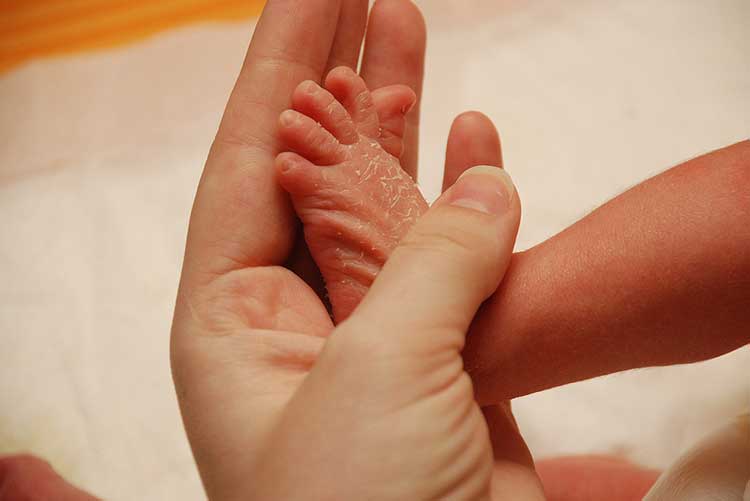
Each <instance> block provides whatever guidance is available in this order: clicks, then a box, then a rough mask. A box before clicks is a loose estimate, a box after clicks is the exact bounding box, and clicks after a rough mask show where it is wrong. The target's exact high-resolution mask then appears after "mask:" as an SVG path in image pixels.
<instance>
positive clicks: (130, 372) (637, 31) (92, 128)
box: [0, 0, 750, 500]
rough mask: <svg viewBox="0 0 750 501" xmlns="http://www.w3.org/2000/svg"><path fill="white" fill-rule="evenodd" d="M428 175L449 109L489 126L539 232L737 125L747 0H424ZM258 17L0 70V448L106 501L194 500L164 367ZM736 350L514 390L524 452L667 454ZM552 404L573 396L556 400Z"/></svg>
mask: <svg viewBox="0 0 750 501" xmlns="http://www.w3.org/2000/svg"><path fill="white" fill-rule="evenodd" d="M419 3H420V4H421V5H422V6H423V8H424V10H425V13H426V17H427V21H428V25H429V27H430V30H431V31H430V43H429V52H428V73H427V84H426V88H425V100H424V105H423V108H424V121H423V123H424V128H423V138H424V141H423V143H422V148H421V159H422V161H421V166H422V171H421V172H422V175H421V180H422V183H423V187H424V189H425V192H426V193H427V194H428V195H429V196H430V197H433V196H435V194H436V193H437V189H438V186H439V170H440V165H441V163H442V155H443V151H444V143H445V138H446V135H447V131H448V127H449V125H450V120H451V118H452V117H453V116H455V115H456V114H457V113H459V112H461V111H463V110H466V109H470V108H477V109H481V110H482V111H484V112H485V113H487V114H489V115H490V116H491V117H493V118H494V119H495V120H496V122H497V124H498V126H499V128H500V130H501V132H502V135H503V143H504V151H505V158H506V165H507V167H508V169H509V171H510V172H511V173H512V175H513V177H514V180H515V181H516V183H517V185H518V187H519V191H520V194H521V197H522V199H523V202H524V221H523V224H522V229H521V235H520V239H519V246H520V247H528V246H530V245H533V244H535V243H537V242H539V241H541V240H543V239H545V238H547V237H549V236H551V235H552V234H554V233H555V232H557V231H559V230H560V229H562V228H563V227H565V226H567V225H568V224H570V223H572V222H573V221H575V220H576V219H577V218H579V217H580V216H581V215H583V214H584V213H586V212H587V211H588V210H590V209H592V208H594V207H595V206H597V205H598V204H600V203H601V202H603V201H605V200H607V199H608V198H610V197H612V196H613V195H615V194H616V193H618V192H620V191H622V190H624V189H626V188H627V187H629V186H630V185H632V184H635V183H637V182H638V181H640V180H642V179H644V178H646V177H648V176H650V175H652V174H654V173H656V172H658V171H660V170H663V169H664V168H666V167H669V166H670V165H673V164H675V163H678V162H680V161H682V160H685V159H687V158H689V157H691V156H694V155H696V154H699V153H702V152H705V151H708V150H711V149H714V148H717V147H719V146H722V145H726V144H729V143H732V142H735V141H737V140H740V139H742V138H744V137H746V136H747V135H748V132H750V118H749V117H750V66H748V65H747V61H749V60H750V34H749V33H750V32H748V31H747V29H746V26H747V20H748V19H750V4H748V3H747V2H744V1H743V0H725V1H720V2H719V1H717V2H699V1H695V2H692V1H691V2H683V1H680V0H670V1H665V2H656V3H655V2H648V1H646V0H637V1H633V2H593V1H589V0H576V1H574V2H564V3H560V2H552V1H549V2H547V1H536V2H514V1H508V2H495V1H493V0H471V1H467V0H462V1H460V2H459V1H457V0H456V1H449V0H439V1H438V0H432V1H430V2H427V1H422V2H419ZM250 33H251V26H249V25H248V24H243V25H237V24H233V25H229V24H227V25H205V26H198V27H191V28H187V29H183V30H179V31H174V32H170V33H166V34H163V35H160V36H158V37H155V38H152V39H149V40H147V41H145V42H142V43H139V44H136V45H132V46H128V47H125V48H119V49H116V50H111V51H107V52H97V53H91V54H85V55H79V56H76V57H69V58H62V59H52V60H44V61H36V62H33V63H31V64H28V65H25V66H23V67H21V68H18V69H17V70H15V71H13V72H11V73H9V74H6V75H3V76H0V215H2V216H1V217H2V224H0V277H2V278H0V333H1V334H0V336H2V337H1V338H0V339H2V349H0V453H4V452H12V451H19V450H28V451H32V452H34V453H36V454H38V455H40V456H43V457H45V458H47V459H49V460H50V461H51V462H52V463H53V465H54V466H55V468H57V469H58V470H59V471H60V472H61V473H62V474H63V475H65V476H66V477H67V478H69V479H71V480H72V481H74V482H76V483H78V484H79V485H81V486H82V487H84V488H86V489H89V490H91V491H92V492H94V493H95V494H97V495H99V496H103V497H106V498H107V499H115V500H119V499H121V500H130V499H140V500H150V499H153V500H157V499H183V500H190V499H201V498H203V494H202V492H201V490H200V484H199V480H198V477H197V474H196V472H195V470H194V467H193V465H192V459H191V457H190V453H189V448H188V445H187V443H186V440H185V438H184V433H183V431H182V427H181V423H180V420H179V413H178V410H177V405H176V401H175V397H174V395H173V391H172V387H171V380H170V376H169V366H168V349H167V342H168V331H169V324H170V320H171V308H172V306H173V302H174V295H175V291H176V285H177V280H178V274H179V268H180V260H181V257H182V250H183V243H184V238H185V230H186V226H187V220H188V215H189V208H190V204H191V201H192V196H193V193H194V190H195V186H196V184H197V181H198V177H199V175H200V170H201V167H202V163H203V161H204V160H205V156H206V152H207V150H208V147H209V145H210V142H211V139H212V135H213V133H214V132H215V129H216V127H217V124H218V120H219V118H220V115H221V112H222V108H223V105H224V103H225V101H226V97H227V95H228V93H229V90H230V88H231V86H232V84H233V79H234V78H235V76H236V73H237V71H238V69H239V65H240V63H241V60H242V56H243V53H244V50H245V47H246V45H247V41H248V40H249V35H250ZM747 367H750V350H748V349H747V348H745V349H743V350H740V351H738V352H735V353H733V354H731V355H728V356H725V357H723V358H721V359H717V360H714V361H711V362H708V363H704V364H698V365H694V366H686V367H673V368H666V369H647V370H642V371H635V372H631V373H628V374H620V375H616V376H611V377H607V378H603V379H599V380H595V381H590V382H587V383H582V384H576V385H572V386H569V387H565V388H560V389H557V390H553V391H550V392H545V393H543V394H539V395H533V396H530V397H527V398H524V399H521V400H519V401H518V402H517V404H516V411H517V415H518V418H519V421H520V422H521V426H522V428H523V429H524V430H525V431H526V434H527V437H528V440H529V443H530V445H531V446H532V449H533V450H534V452H535V453H536V454H537V455H538V456H544V455H549V454H559V453H575V452H619V453H622V454H625V455H627V456H628V457H631V458H633V459H636V460H639V461H643V462H645V463H647V464H650V465H654V466H663V465H665V464H666V463H667V462H668V461H669V460H670V459H672V458H674V457H675V456H676V454H677V453H678V452H679V451H681V450H683V449H685V448H686V447H687V446H689V445H690V444H691V443H692V442H693V441H695V440H696V439H697V438H698V437H700V436H701V435H703V434H704V433H705V432H706V431H708V430H710V429H713V428H716V427H717V426H719V425H720V424H721V423H722V422H723V421H725V420H727V419H729V418H731V417H732V416H733V415H735V414H737V413H739V411H740V410H741V409H742V408H743V407H745V406H747V405H748V395H749V393H750V377H748V369H747ZM560 416H564V417H565V419H560Z"/></svg>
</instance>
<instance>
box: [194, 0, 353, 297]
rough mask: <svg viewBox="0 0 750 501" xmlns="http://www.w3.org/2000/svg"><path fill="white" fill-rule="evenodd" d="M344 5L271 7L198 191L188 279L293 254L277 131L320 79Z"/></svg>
mask: <svg viewBox="0 0 750 501" xmlns="http://www.w3.org/2000/svg"><path fill="white" fill-rule="evenodd" d="M339 7H340V0H269V1H268V3H267V4H266V7H265V9H264V11H263V14H262V16H261V18H260V20H259V21H258V25H257V26H256V28H255V33H254V35H253V39H252V41H251V43H250V47H249V49H248V51H247V56H246V57H245V62H244V64H243V67H242V70H241V72H240V75H239V77H238V79H237V83H236V84H235V87H234V90H233V91H232V95H231V97H230V99H229V103H228V104H227V108H226V111H225V113H224V117H223V119H222V122H221V126H220V128H219V132H218V133H217V136H216V140H215V142H214V145H213V147H212V149H211V153H210V155H209V159H208V161H207V162H206V168H205V170H204V172H203V177H202V179H201V183H200V185H199V188H198V194H197V195H196V200H195V204H194V207H193V213H192V216H191V222H190V234H189V239H188V246H187V251H186V256H185V268H184V269H185V270H189V271H190V272H191V273H192V275H191V274H188V276H185V275H183V280H190V279H191V278H192V277H193V275H195V274H203V275H204V276H207V277H214V276H216V275H220V274H223V273H226V272H228V271H231V270H234V269H238V268H243V267H246V266H257V265H264V264H279V263H281V262H283V260H284V258H285V257H286V254H288V251H289V248H290V247H291V244H292V237H293V234H294V225H293V214H292V211H291V208H290V206H289V202H288V199H287V196H286V195H285V194H284V193H283V191H282V190H281V189H280V188H279V187H278V186H277V185H276V183H275V178H274V174H273V172H274V171H273V159H274V157H275V156H276V154H277V153H278V152H279V151H280V149H281V146H282V145H281V144H280V141H279V139H278V138H277V135H276V133H275V131H276V128H277V124H278V118H279V114H280V113H281V112H282V111H283V110H284V109H286V108H288V107H289V103H290V99H291V95H292V91H293V90H294V88H295V87H296V86H297V85H298V84H299V83H300V82H302V81H303V80H306V79H311V80H318V81H319V80H320V79H321V77H322V74H323V71H324V69H325V66H326V63H327V61H328V57H329V53H330V50H331V46H332V43H333V40H334V35H335V32H336V26H337V20H338V17H339V16H338V14H339ZM292 14H293V15H292ZM311 34H314V36H311ZM183 283H184V282H183Z"/></svg>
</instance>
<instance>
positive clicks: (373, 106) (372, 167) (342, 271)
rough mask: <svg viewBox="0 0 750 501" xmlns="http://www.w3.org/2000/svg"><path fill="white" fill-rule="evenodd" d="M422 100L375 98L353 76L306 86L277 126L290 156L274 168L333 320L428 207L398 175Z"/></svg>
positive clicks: (389, 93) (392, 95) (334, 75)
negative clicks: (412, 115)
mask: <svg viewBox="0 0 750 501" xmlns="http://www.w3.org/2000/svg"><path fill="white" fill-rule="evenodd" d="M415 100H416V96H415V94H414V92H413V91H412V90H411V89H409V88H408V87H406V86H402V85H392V86H388V87H383V88H380V89H378V90H376V91H373V92H370V91H369V90H368V89H367V86H366V85H365V82H364V81H363V80H362V79H361V78H360V77H359V76H358V75H357V74H356V73H354V71H352V70H351V69H349V68H344V67H341V68H336V69H334V70H333V71H331V73H329V75H328V77H327V78H326V81H325V85H324V87H321V86H320V85H318V84H317V83H315V82H312V81H306V82H303V83H301V84H300V85H299V86H298V87H297V89H296V90H295V91H294V94H293V96H292V109H290V110H287V111H285V112H283V113H282V114H281V116H280V118H279V133H280V135H281V138H282V140H283V141H284V142H285V143H286V145H287V146H288V148H289V149H290V150H291V151H289V152H284V153H281V154H280V155H279V156H278V157H277V159H276V172H277V176H278V180H279V183H280V184H281V186H282V187H283V188H284V189H285V190H286V191H287V192H289V195H290V196H291V199H292V203H293V204H294V208H295V211H296V212H297V215H298V216H299V218H300V220H301V221H302V224H303V226H304V234H305V240H306V241H307V245H308V247H309V249H310V253H311V255H312V257H313V259H314V260H315V262H316V264H317V265H318V268H319V269H320V271H321V274H322V275H323V278H324V280H325V283H326V288H327V290H328V295H329V299H330V301H331V305H332V307H333V315H334V319H335V320H336V321H337V322H340V321H342V320H344V319H345V318H346V317H347V316H348V315H349V314H350V313H351V312H352V310H353V309H354V308H355V307H356V306H357V304H358V303H359V301H360V300H361V299H362V297H363V296H364V295H365V293H366V292H367V290H368V288H369V287H370V285H371V284H372V281H373V280H374V279H375V276H376V275H377V273H378V272H379V271H380V269H381V268H382V266H383V264H384V263H385V260H386V259H387V258H388V255H389V254H390V252H391V251H392V250H393V248H394V247H395V246H396V245H397V244H398V242H399V241H400V240H401V238H402V237H403V236H404V235H405V234H406V232H407V231H408V230H409V228H411V226H412V224H413V223H414V222H415V221H416V220H417V218H418V217H419V216H421V215H422V214H423V213H424V212H425V211H426V210H427V208H428V205H427V203H426V202H425V200H424V198H423V197H422V194H421V193H420V192H419V189H418V188H417V186H416V184H415V182H414V180H413V179H412V178H411V177H410V176H409V175H408V174H407V173H406V172H404V171H403V170H402V169H401V165H400V164H399V156H400V155H401V152H402V150H403V140H402V138H403V133H404V126H405V119H404V115H405V114H406V113H407V112H408V111H409V110H410V109H411V107H412V106H413V104H414V102H415Z"/></svg>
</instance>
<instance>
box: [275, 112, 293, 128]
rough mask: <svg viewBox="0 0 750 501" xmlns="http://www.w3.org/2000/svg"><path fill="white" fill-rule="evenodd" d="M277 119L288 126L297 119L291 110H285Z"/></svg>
mask: <svg viewBox="0 0 750 501" xmlns="http://www.w3.org/2000/svg"><path fill="white" fill-rule="evenodd" d="M279 120H280V121H281V125H285V126H289V125H292V124H294V122H296V121H297V114H296V113H295V112H294V111H292V110H286V111H285V112H283V113H282V114H281V116H280V117H279Z"/></svg>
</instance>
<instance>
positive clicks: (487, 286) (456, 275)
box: [334, 166, 521, 355]
mask: <svg viewBox="0 0 750 501" xmlns="http://www.w3.org/2000/svg"><path fill="white" fill-rule="evenodd" d="M520 217H521V208H520V204H519V201H518V196H517V193H516V190H515V187H514V185H513V182H512V180H511V178H510V176H509V175H508V174H507V173H506V172H505V171H504V170H503V169H500V168H497V167H486V166H479V167H474V168H472V169H469V170H468V171H466V172H465V173H464V174H463V175H462V176H461V177H460V178H459V179H458V180H457V181H456V183H455V184H454V185H453V186H452V187H451V188H450V189H449V190H448V191H446V192H445V193H444V194H443V195H442V196H441V197H440V198H439V199H438V200H437V201H436V202H435V204H433V206H432V207H431V208H430V210H429V211H427V213H426V214H425V215H424V216H422V218H421V219H420V220H419V221H418V222H417V223H416V224H415V226H414V227H413V228H412V230H411V231H410V233H409V234H407V236H406V237H404V239H403V241H402V242H401V243H400V244H399V246H398V247H397V248H396V249H395V250H394V251H393V253H392V254H391V256H390V258H389V259H388V261H387V262H386V264H385V266H384V267H383V269H382V271H381V272H380V274H379V275H378V277H377V278H376V280H375V281H374V283H373V285H372V287H371V288H370V291H369V292H368V294H367V296H366V297H365V298H364V300H363V301H362V303H361V304H360V305H359V306H358V308H357V309H356V310H355V312H354V313H353V314H352V316H351V317H350V318H349V319H348V320H347V321H346V322H344V324H342V325H340V326H339V327H340V328H339V329H337V330H338V331H344V332H346V336H352V337H353V338H356V337H365V336H366V337H367V338H368V341H369V344H372V343H377V345H378V346H381V347H385V348H391V349H392V350H391V349H389V350H388V351H390V352H393V350H396V351H398V352H401V353H405V352H412V353H415V354H417V355H422V354H425V353H434V352H435V351H436V349H440V348H448V349H451V351H452V349H454V348H455V349H456V350H457V351H458V352H460V350H461V349H462V348H463V344H464V337H465V333H466V331H467V330H468V327H469V325H470V323H471V320H472V319H473V317H474V315H475V314H476V312H477V309H478V308H479V306H480V305H481V303H482V302H483V301H484V300H485V299H487V298H488V297H489V296H490V294H492V293H493V292H494V291H495V289H497V287H498V285H499V284H500V281H501V280H502V278H503V275H504V274H505V271H506V269H507V267H508V264H509V262H510V258H511V254H512V251H513V245H514V243H515V239H516V233H517V231H518V225H519V221H520ZM337 334H339V335H342V334H340V333H337V332H334V336H336V335H337Z"/></svg>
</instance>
